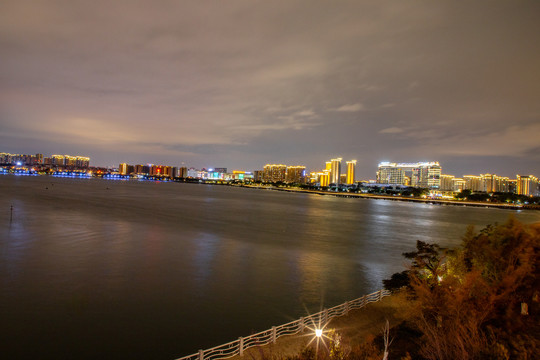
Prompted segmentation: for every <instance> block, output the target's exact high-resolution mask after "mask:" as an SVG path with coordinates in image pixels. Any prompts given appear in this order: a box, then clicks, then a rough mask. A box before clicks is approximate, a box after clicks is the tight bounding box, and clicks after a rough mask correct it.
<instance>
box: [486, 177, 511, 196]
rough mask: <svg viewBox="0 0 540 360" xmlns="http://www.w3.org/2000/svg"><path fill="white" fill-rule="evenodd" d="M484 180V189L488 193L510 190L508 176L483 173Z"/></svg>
mask: <svg viewBox="0 0 540 360" xmlns="http://www.w3.org/2000/svg"><path fill="white" fill-rule="evenodd" d="M480 177H481V178H482V179H483V181H484V189H485V190H484V191H486V192H488V193H494V192H508V178H507V177H503V176H497V175H492V174H481V175H480Z"/></svg>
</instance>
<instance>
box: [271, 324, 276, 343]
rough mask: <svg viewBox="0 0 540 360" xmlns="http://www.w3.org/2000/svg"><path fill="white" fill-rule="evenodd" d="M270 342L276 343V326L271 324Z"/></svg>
mask: <svg viewBox="0 0 540 360" xmlns="http://www.w3.org/2000/svg"><path fill="white" fill-rule="evenodd" d="M272 343H273V344H275V343H276V327H275V326H272Z"/></svg>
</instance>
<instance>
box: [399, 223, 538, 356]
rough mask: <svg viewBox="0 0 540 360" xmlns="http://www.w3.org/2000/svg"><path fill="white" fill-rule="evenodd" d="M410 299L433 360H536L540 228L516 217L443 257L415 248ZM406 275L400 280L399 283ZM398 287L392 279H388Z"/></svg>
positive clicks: (472, 235) (434, 249) (434, 248)
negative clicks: (524, 222) (411, 298)
mask: <svg viewBox="0 0 540 360" xmlns="http://www.w3.org/2000/svg"><path fill="white" fill-rule="evenodd" d="M416 247H417V250H416V251H413V252H409V253H405V254H404V256H405V257H406V258H408V259H411V260H412V264H411V268H410V270H409V272H408V277H409V281H410V286H409V287H408V292H410V293H411V294H412V297H414V298H415V299H416V300H415V301H416V308H417V310H416V311H417V314H418V315H417V317H416V318H415V320H414V323H415V324H416V326H417V328H418V330H419V331H420V332H421V333H422V334H423V335H422V341H421V343H422V348H421V351H420V354H421V355H422V356H423V357H425V358H427V359H514V358H515V359H532V358H535V356H536V355H535V354H538V353H539V352H540V336H539V335H540V316H539V310H540V309H539V307H540V306H539V299H538V298H539V289H540V282H539V275H540V266H539V265H538V264H540V224H536V225H523V224H521V223H520V222H518V221H516V220H515V219H513V218H511V219H510V220H509V221H508V222H507V223H505V224H503V225H493V226H488V227H486V228H485V229H483V230H481V231H480V232H478V233H476V232H474V230H473V229H472V228H470V229H469V230H468V231H467V233H466V235H465V236H464V238H463V242H462V246H461V248H460V249H458V250H455V251H452V252H451V251H445V250H444V249H441V248H440V247H439V246H438V245H436V244H428V243H424V242H421V241H418V242H417V246H416ZM403 275H404V273H400V274H395V276H393V280H394V282H396V281H397V280H398V279H402V276H403ZM389 282H391V283H392V279H390V280H389Z"/></svg>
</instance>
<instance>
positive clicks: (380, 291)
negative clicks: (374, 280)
mask: <svg viewBox="0 0 540 360" xmlns="http://www.w3.org/2000/svg"><path fill="white" fill-rule="evenodd" d="M381 299H382V289H381V290H379V301H381Z"/></svg>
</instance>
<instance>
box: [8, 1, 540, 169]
mask: <svg viewBox="0 0 540 360" xmlns="http://www.w3.org/2000/svg"><path fill="white" fill-rule="evenodd" d="M539 18H540V1H536V0H533V1H510V0H509V1H454V0H451V1H428V0H426V1H416V0H409V1H319V0H309V1H295V0H286V1H255V0H250V1H243V0H242V1H237V0H225V1H217V0H215V1H195V0H189V1H188V0H186V1H183V0H177V1H132V0H129V1H122V0H115V1H105V0H94V1H76V0H66V1H60V0H58V1H57V0H48V1H37V0H35V1H25V0H3V1H2V2H1V3H0V152H11V153H38V152H39V153H43V154H45V155H46V156H47V155H50V154H56V153H61V154H71V155H86V156H90V157H91V164H92V165H102V166H113V165H116V166H117V164H118V163H120V162H128V163H131V164H135V163H154V164H168V165H181V164H185V165H187V166H194V167H198V168H200V167H228V168H229V169H244V170H255V169H261V168H262V166H263V165H264V164H266V163H285V164H291V165H292V164H302V165H306V166H307V167H308V168H309V170H318V169H319V168H322V167H323V166H324V162H325V161H326V160H328V159H330V158H332V157H342V158H344V160H349V159H357V160H358V176H357V177H358V178H359V179H366V178H374V177H375V171H376V168H377V164H378V162H380V161H397V162H414V161H440V162H441V165H442V167H443V172H444V173H450V174H454V175H463V174H470V173H472V174H478V173H484V172H494V173H497V174H500V175H506V176H514V175H515V174H516V173H524V174H535V175H537V176H538V175H540V41H539V40H538V39H539V35H540V21H538V19H539Z"/></svg>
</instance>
